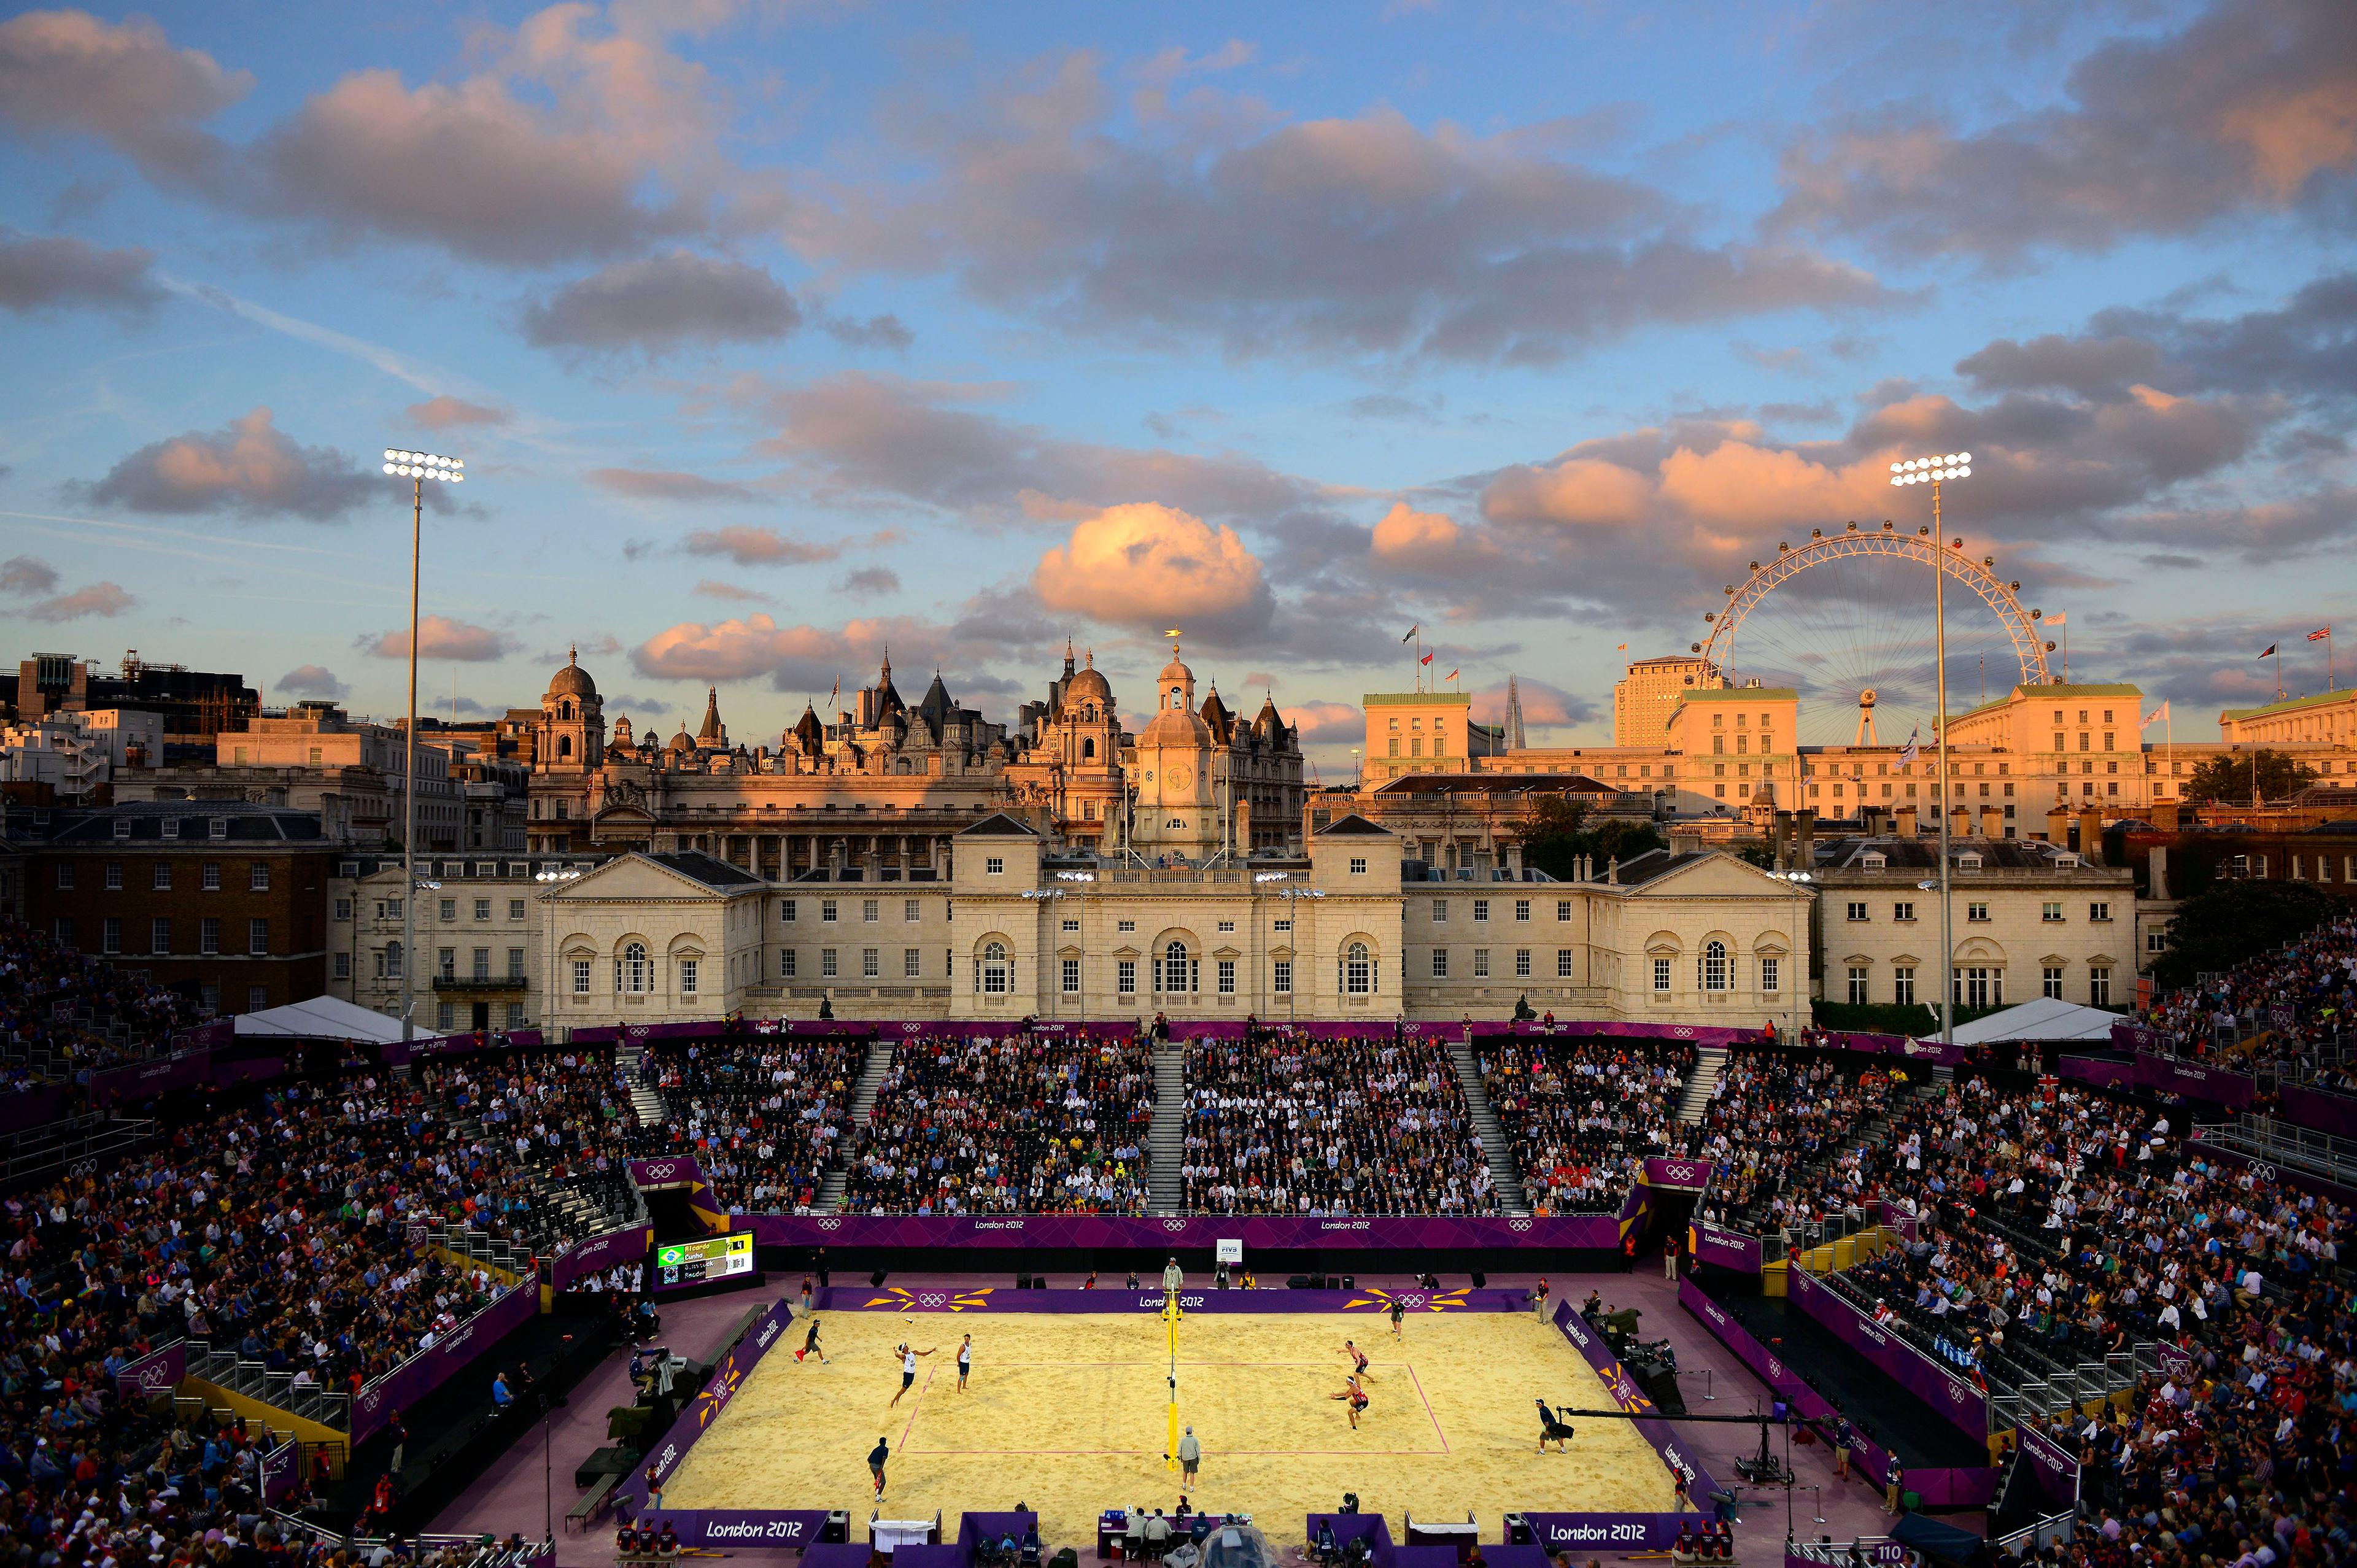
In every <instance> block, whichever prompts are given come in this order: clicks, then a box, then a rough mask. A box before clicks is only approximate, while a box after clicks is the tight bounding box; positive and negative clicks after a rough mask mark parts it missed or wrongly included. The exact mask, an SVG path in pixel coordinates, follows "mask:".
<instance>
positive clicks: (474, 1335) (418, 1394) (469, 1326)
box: [351, 1283, 540, 1443]
mask: <svg viewBox="0 0 2357 1568" xmlns="http://www.w3.org/2000/svg"><path fill="white" fill-rule="evenodd" d="M539 1311H540V1292H539V1291H538V1290H537V1289H535V1288H534V1287H533V1286H532V1285H531V1284H529V1283H527V1284H522V1285H515V1286H511V1287H510V1289H509V1290H508V1292H507V1294H504V1295H501V1296H500V1298H499V1299H498V1300H496V1301H494V1302H492V1303H491V1305H489V1306H487V1307H485V1308H483V1310H482V1311H480V1312H479V1313H477V1314H475V1316H472V1317H470V1318H468V1320H467V1321H466V1322H464V1323H462V1324H460V1325H459V1326H457V1327H456V1328H454V1329H452V1330H451V1331H450V1332H449V1334H448V1335H447V1336H446V1337H443V1338H441V1339H439V1340H437V1341H436V1343H435V1346H434V1348H432V1349H431V1350H420V1351H419V1352H418V1353H417V1354H416V1355H414V1356H412V1357H411V1358H410V1359H408V1360H406V1361H404V1362H403V1363H402V1364H401V1365H400V1366H398V1367H395V1368H394V1369H393V1370H392V1371H390V1372H387V1373H386V1374H385V1375H384V1376H382V1377H381V1378H379V1379H378V1380H376V1381H374V1382H372V1383H371V1384H369V1385H368V1386H367V1387H366V1388H364V1389H362V1390H361V1391H360V1392H359V1393H358V1394H355V1395H354V1396H353V1397H352V1434H351V1435H352V1441H353V1442H354V1443H361V1442H365V1441H366V1440H367V1439H368V1438H369V1437H370V1436H371V1434H374V1433H375V1432H376V1430H377V1429H378V1428H379V1427H381V1426H382V1425H383V1424H384V1423H386V1422H387V1421H389V1420H391V1419H392V1417H393V1412H394V1411H396V1410H404V1409H406V1408H408V1407H409V1406H411V1405H413V1404H415V1403H416V1402H418V1401H419V1400H421V1399H423V1398H425V1396H426V1395H427V1394H429V1393H432V1392H433V1391H435V1390H436V1389H438V1388H440V1387H441V1386H442V1385H443V1384H444V1383H446V1382H447V1381H448V1380H450V1378H451V1376H452V1375H453V1374H454V1373H456V1372H457V1370H458V1369H460V1368H462V1367H464V1366H465V1365H466V1364H467V1363H468V1362H469V1361H471V1360H473V1359H475V1358H476V1357H478V1356H479V1355H481V1354H482V1353H483V1352H484V1351H486V1350H488V1349H490V1348H491V1347H492V1346H494V1345H496V1344H498V1343H499V1342H500V1340H502V1339H504V1338H506V1337H508V1335H509V1334H510V1333H511V1332H513V1331H514V1330H515V1329H517V1328H520V1327H522V1326H523V1324H524V1323H525V1321H526V1320H528V1319H529V1318H531V1317H533V1316H534V1315H536V1314H537V1313H538V1312H539Z"/></svg>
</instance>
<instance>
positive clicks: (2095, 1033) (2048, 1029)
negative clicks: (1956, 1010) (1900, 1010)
mask: <svg viewBox="0 0 2357 1568" xmlns="http://www.w3.org/2000/svg"><path fill="white" fill-rule="evenodd" d="M2119 1021H2120V1015H2118V1014H2117V1013H2106V1012H2104V1010H2103V1009H2102V1008H2101V1007H2082V1006H2080V1005H2079V1004H2077V1003H2075V1002H2063V1001H2060V1000H2058V999H2057V998H2055V997H2051V996H2040V997H2039V998H2038V999H2037V1000H2036V1001H2034V1002H2024V1003H2022V1004H2020V1005H2019V1006H2017V1007H2008V1008H2007V1009H2006V1010H2005V1011H2004V1012H2002V1013H1992V1014H1990V1015H1988V1016H1987V1017H1986V1018H1975V1019H1974V1020H1973V1021H1972V1022H1971V1023H1969V1024H1966V1025H1964V1026H1962V1027H1961V1028H1959V1029H1958V1030H1957V1031H1956V1044H1958V1045H1960V1046H1986V1045H1989V1044H1991V1043H1993V1042H1996V1041H1999V1040H2037V1041H2045V1040H2084V1041H2088V1042H2091V1043H2092V1042H2095V1041H2103V1042H2105V1043H2109V1041H2110V1040H2111V1037H2112V1026H2113V1025H2115V1024H2116V1023H2118V1022H2119ZM1923 1038H1924V1039H1925V1040H1926V1041H1928V1042H1930V1043H1932V1044H1934V1045H1936V1044H1938V1043H1939V1039H1940V1036H1938V1035H1935V1034H1934V1035H1926V1036H1923Z"/></svg>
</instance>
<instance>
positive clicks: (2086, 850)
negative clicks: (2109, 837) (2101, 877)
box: [2079, 811, 2104, 865]
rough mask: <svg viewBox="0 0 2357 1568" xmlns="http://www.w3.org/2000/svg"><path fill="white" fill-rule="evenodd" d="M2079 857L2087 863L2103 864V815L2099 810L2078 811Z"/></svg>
mask: <svg viewBox="0 0 2357 1568" xmlns="http://www.w3.org/2000/svg"><path fill="white" fill-rule="evenodd" d="M2079 858H2080V859H2081V860H2083V861H2085V862H2086V863H2087V864H2088V865H2103V864H2104V816H2103V813H2102V812H2100V811H2082V812H2080V813H2079Z"/></svg>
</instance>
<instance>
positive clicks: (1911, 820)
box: [1899, 806, 1916, 839]
mask: <svg viewBox="0 0 2357 1568" xmlns="http://www.w3.org/2000/svg"><path fill="white" fill-rule="evenodd" d="M1915 815H1916V813H1915V808H1914V807H1912V806H1901V807H1900V808H1899V836H1900V838H1903V839H1911V838H1913V837H1914V836H1915V833H1916V826H1915Z"/></svg>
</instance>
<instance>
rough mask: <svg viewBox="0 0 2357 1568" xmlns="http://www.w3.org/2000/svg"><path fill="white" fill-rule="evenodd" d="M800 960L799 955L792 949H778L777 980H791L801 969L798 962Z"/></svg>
mask: <svg viewBox="0 0 2357 1568" xmlns="http://www.w3.org/2000/svg"><path fill="white" fill-rule="evenodd" d="M800 958H801V955H800V954H798V953H796V952H795V951H794V950H793V949H791V948H780V949H779V950H778V978H779V979H780V980H791V979H793V978H794V975H795V973H796V972H798V970H799V969H800V967H801V966H800V962H799V961H800Z"/></svg>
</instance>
